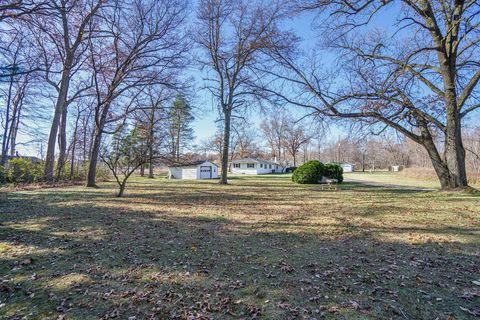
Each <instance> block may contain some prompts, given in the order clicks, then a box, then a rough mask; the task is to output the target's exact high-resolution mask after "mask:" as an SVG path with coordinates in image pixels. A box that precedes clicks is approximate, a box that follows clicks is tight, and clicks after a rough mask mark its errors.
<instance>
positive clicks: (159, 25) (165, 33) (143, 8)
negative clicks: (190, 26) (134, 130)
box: [87, 0, 188, 187]
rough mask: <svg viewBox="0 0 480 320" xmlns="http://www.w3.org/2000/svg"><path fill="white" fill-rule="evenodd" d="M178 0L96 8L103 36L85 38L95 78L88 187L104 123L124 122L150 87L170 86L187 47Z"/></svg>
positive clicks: (92, 183)
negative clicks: (139, 97)
mask: <svg viewBox="0 0 480 320" xmlns="http://www.w3.org/2000/svg"><path fill="white" fill-rule="evenodd" d="M185 10H186V3H185V2H184V1H183V0H162V1H153V0H144V1H126V0H125V1H124V0H121V1H120V0H118V1H115V2H114V4H113V5H112V6H110V7H105V8H103V9H102V10H101V12H100V14H101V16H102V23H101V24H100V25H101V28H102V36H101V37H95V38H92V37H91V38H90V39H89V50H90V52H89V55H90V59H89V64H90V68H91V69H92V72H93V77H94V91H95V96H96V101H95V107H94V109H95V111H94V119H95V133H94V139H93V144H92V148H91V153H90V165H89V169H88V175H87V186H88V187H95V186H96V183H95V182H96V170H97V162H98V155H99V152H100V146H101V142H102V138H103V134H104V133H106V132H107V133H111V131H108V129H109V128H108V125H113V124H115V123H117V122H118V121H123V120H124V119H125V116H126V115H127V114H128V113H129V112H130V111H132V107H134V106H135V102H136V99H137V97H138V96H139V95H140V94H141V93H142V92H143V91H144V90H145V89H146V88H147V87H148V86H150V85H153V84H163V85H166V86H174V83H172V79H174V78H175V72H176V71H177V70H178V69H179V68H180V67H181V66H183V65H184V60H183V58H184V53H185V51H186V49H187V47H188V43H186V42H185V41H179V39H183V38H185V37H183V25H184V19H185V14H186V12H185Z"/></svg>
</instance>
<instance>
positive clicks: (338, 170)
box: [322, 163, 343, 183]
mask: <svg viewBox="0 0 480 320" xmlns="http://www.w3.org/2000/svg"><path fill="white" fill-rule="evenodd" d="M322 175H323V176H325V177H327V178H330V179H337V180H338V183H341V182H342V181H343V168H342V167H341V166H339V165H338V164H334V163H327V164H325V165H324V166H323V174H322Z"/></svg>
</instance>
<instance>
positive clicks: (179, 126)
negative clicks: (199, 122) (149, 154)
mask: <svg viewBox="0 0 480 320" xmlns="http://www.w3.org/2000/svg"><path fill="white" fill-rule="evenodd" d="M168 118H169V124H168V135H169V139H170V154H171V156H172V158H173V159H175V160H177V161H178V160H179V159H180V155H181V154H182V152H181V150H182V149H183V148H185V147H186V146H187V145H188V144H189V142H191V141H192V140H193V139H194V134H193V129H192V127H191V124H192V122H193V120H194V119H195V117H194V116H193V114H192V107H191V106H190V105H189V104H188V102H187V101H186V100H185V97H184V96H183V95H182V94H178V95H177V96H176V98H175V101H174V102H173V104H172V108H171V109H170V110H169V113H168Z"/></svg>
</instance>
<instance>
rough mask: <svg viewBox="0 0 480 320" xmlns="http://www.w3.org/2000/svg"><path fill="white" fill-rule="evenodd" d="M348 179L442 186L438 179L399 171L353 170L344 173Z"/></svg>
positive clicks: (405, 184)
mask: <svg viewBox="0 0 480 320" xmlns="http://www.w3.org/2000/svg"><path fill="white" fill-rule="evenodd" d="M344 176H345V178H346V179H349V180H354V181H365V182H371V183H378V184H386V185H396V186H409V187H417V188H440V183H439V182H438V181H437V180H421V179H415V178H410V177H404V176H402V175H401V173H399V172H389V171H375V172H361V171H357V172H352V173H345V174H344Z"/></svg>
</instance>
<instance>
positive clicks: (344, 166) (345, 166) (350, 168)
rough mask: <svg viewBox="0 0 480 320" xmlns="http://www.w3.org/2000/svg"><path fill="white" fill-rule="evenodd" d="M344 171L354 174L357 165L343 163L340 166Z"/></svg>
mask: <svg viewBox="0 0 480 320" xmlns="http://www.w3.org/2000/svg"><path fill="white" fill-rule="evenodd" d="M340 166H341V167H342V169H343V172H354V171H355V164H353V163H342V164H341V165H340Z"/></svg>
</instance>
